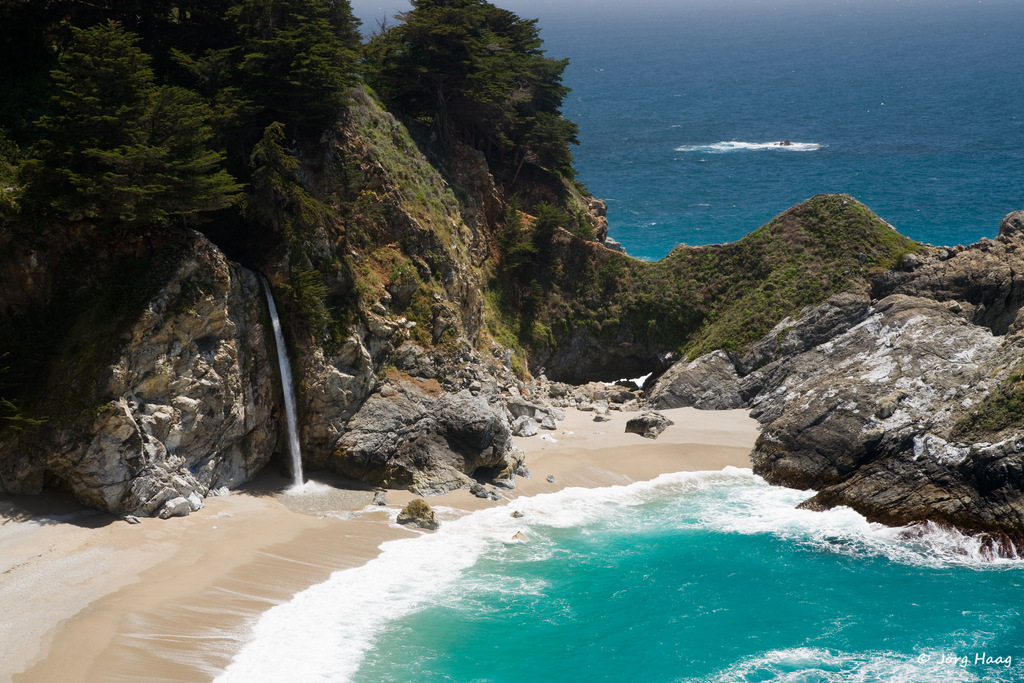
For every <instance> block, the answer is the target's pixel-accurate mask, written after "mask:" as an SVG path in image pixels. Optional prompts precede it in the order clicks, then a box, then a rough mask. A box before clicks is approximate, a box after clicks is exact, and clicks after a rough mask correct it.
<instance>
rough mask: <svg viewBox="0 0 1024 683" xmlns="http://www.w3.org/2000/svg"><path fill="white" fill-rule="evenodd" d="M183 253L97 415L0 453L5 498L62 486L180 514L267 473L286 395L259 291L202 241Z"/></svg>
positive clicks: (98, 502) (97, 399) (117, 366)
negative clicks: (280, 400)
mask: <svg viewBox="0 0 1024 683" xmlns="http://www.w3.org/2000/svg"><path fill="white" fill-rule="evenodd" d="M183 253H184V254H186V256H185V257H184V258H183V259H182V260H181V261H180V262H179V263H178V264H177V267H176V268H175V269H174V270H173V272H171V273H170V275H169V277H168V278H167V279H166V281H165V282H164V283H163V285H162V286H161V287H160V289H159V293H158V294H157V295H156V296H155V298H153V299H152V300H151V301H150V302H149V303H148V305H147V306H146V307H145V309H144V311H143V312H142V314H141V315H139V316H138V318H137V320H136V321H135V323H134V324H133V325H132V326H131V328H130V329H129V330H127V331H126V332H125V334H124V338H123V340H121V343H119V344H117V345H116V346H117V352H116V356H115V357H114V358H113V359H112V360H111V361H110V363H109V364H108V365H107V366H106V369H105V370H104V371H103V372H102V373H101V377H100V380H99V382H98V384H97V385H96V387H95V396H94V398H93V399H92V401H93V405H94V406H95V408H94V410H93V411H92V412H90V413H88V414H82V413H79V414H73V415H69V416H65V417H60V418H54V419H51V420H48V421H47V422H45V423H44V424H43V425H42V426H41V427H40V428H39V429H36V430H32V431H31V432H28V433H21V434H16V435H14V437H13V438H9V439H8V440H5V441H4V442H3V443H2V444H0V482H2V485H3V488H4V489H5V490H7V491H9V492H12V493H35V492H38V491H39V490H40V489H41V488H42V487H43V485H44V483H45V482H47V481H51V480H53V481H57V482H60V483H62V484H63V486H65V487H66V488H68V489H69V490H70V491H72V492H73V493H74V494H75V496H76V497H77V498H78V499H79V500H80V501H82V502H83V503H85V504H87V505H90V506H92V507H96V508H99V509H101V510H106V511H109V512H114V513H134V514H144V515H156V514H160V515H161V516H164V517H167V516H178V515H181V514H187V512H188V511H190V510H193V511H194V510H195V509H198V507H200V506H201V505H202V502H201V501H202V498H203V497H204V496H205V495H206V494H207V492H208V491H209V490H210V489H213V488H218V487H221V486H227V487H229V488H230V487H234V486H237V485H239V484H241V483H242V482H244V481H246V480H248V479H249V478H251V477H252V475H253V474H254V473H255V472H257V471H258V470H259V469H260V468H261V467H263V466H264V465H265V464H266V463H267V461H268V460H269V458H270V456H271V453H272V452H273V449H274V445H275V441H276V439H277V434H278V408H277V398H276V397H277V396H279V393H277V392H275V389H274V386H275V381H274V374H273V368H274V365H273V364H272V362H271V360H270V358H269V357H268V354H267V348H268V344H267V342H266V338H265V331H264V328H263V325H262V323H261V315H262V314H263V310H264V308H263V306H262V295H261V290H260V285H259V283H258V281H257V279H256V277H255V275H253V273H251V272H249V271H247V270H245V269H244V268H242V267H240V266H238V265H235V264H231V263H229V262H228V261H227V259H226V258H225V257H224V255H223V254H222V253H221V252H220V251H219V250H217V249H216V248H215V247H214V246H213V245H212V244H210V242H208V241H207V240H206V239H205V238H203V237H202V236H200V235H198V234H196V233H191V234H190V235H188V236H187V237H186V244H185V245H184V247H183ZM86 402H88V401H86Z"/></svg>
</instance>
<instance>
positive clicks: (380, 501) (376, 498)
mask: <svg viewBox="0 0 1024 683" xmlns="http://www.w3.org/2000/svg"><path fill="white" fill-rule="evenodd" d="M373 504H374V505H387V504H388V494H387V491H385V490H383V489H378V490H376V491H374V492H373Z"/></svg>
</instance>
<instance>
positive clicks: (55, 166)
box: [25, 23, 238, 225]
mask: <svg viewBox="0 0 1024 683" xmlns="http://www.w3.org/2000/svg"><path fill="white" fill-rule="evenodd" d="M72 32H73V35H74V42H73V43H72V44H71V47H70V49H69V50H68V52H67V53H65V55H64V56H63V58H62V60H61V68H59V69H58V70H56V71H54V72H53V79H54V81H55V82H56V83H57V85H58V88H59V90H58V93H57V95H56V96H55V97H54V98H53V111H54V113H53V114H52V115H49V116H43V117H42V118H40V119H39V121H37V122H36V127H37V130H38V131H39V137H37V139H36V140H35V142H34V144H33V145H32V147H31V148H30V149H29V155H30V157H31V158H30V159H29V161H28V162H27V163H26V166H25V177H26V180H27V182H26V186H27V187H26V201H28V202H29V204H30V207H31V208H33V209H40V210H43V211H47V210H51V209H52V210H55V211H56V212H57V214H58V215H59V216H61V217H70V218H72V219H81V218H90V219H95V220H98V221H100V222H104V223H111V222H118V223H121V224H124V225H152V224H158V223H162V222H166V221H167V220H168V219H171V218H174V217H181V218H182V219H185V218H188V217H191V216H194V215H195V214H197V213H199V212H201V211H213V210H216V209H220V208H223V207H225V206H227V205H228V204H229V203H230V202H231V201H232V199H233V196H234V194H235V193H236V192H237V191H238V185H237V184H236V183H234V181H233V180H232V178H231V176H229V175H228V174H227V172H226V171H225V170H224V169H223V168H221V167H220V166H221V163H222V161H223V158H224V155H223V154H221V153H219V152H215V151H213V150H210V149H209V148H208V144H209V142H210V139H211V137H212V129H211V128H210V126H209V125H208V124H207V123H206V120H207V119H208V118H209V116H210V112H209V109H208V107H207V106H206V105H205V104H204V103H203V102H201V101H200V100H199V98H198V96H197V95H196V94H195V93H192V92H190V91H188V90H185V89H183V88H179V87H175V86H160V87H157V86H156V85H154V74H153V70H152V69H151V68H150V65H149V62H150V59H149V57H148V56H147V55H146V54H144V53H143V52H142V50H140V49H139V48H138V47H137V45H136V43H137V42H138V39H137V38H136V37H135V36H133V35H132V34H130V33H128V32H127V31H125V30H124V29H122V28H121V27H120V26H119V25H118V24H116V23H111V24H106V25H103V24H101V25H99V26H96V27H93V28H89V29H72Z"/></svg>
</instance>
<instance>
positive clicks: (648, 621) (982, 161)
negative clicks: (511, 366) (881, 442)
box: [218, 0, 1024, 683]
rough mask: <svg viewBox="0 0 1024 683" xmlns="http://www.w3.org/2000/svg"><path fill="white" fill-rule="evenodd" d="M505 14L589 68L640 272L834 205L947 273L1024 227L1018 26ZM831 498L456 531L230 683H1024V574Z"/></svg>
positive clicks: (731, 478)
mask: <svg viewBox="0 0 1024 683" xmlns="http://www.w3.org/2000/svg"><path fill="white" fill-rule="evenodd" d="M369 4H370V0H364V5H369ZM498 4H501V5H502V6H505V7H508V8H509V9H512V10H513V11H516V12H518V13H520V14H521V15H523V16H528V17H529V16H535V17H539V18H540V26H541V27H542V35H543V37H544V39H545V47H546V49H547V50H548V53H549V54H550V55H552V56H554V57H565V56H567V57H570V58H571V59H572V64H571V66H570V68H569V70H568V71H567V73H566V82H567V84H568V85H569V86H570V87H572V88H573V92H572V94H571V95H570V98H569V100H568V101H567V103H566V106H565V113H566V115H567V116H568V117H569V118H571V119H573V120H575V121H576V122H578V123H579V125H580V141H581V145H580V146H579V147H578V148H577V149H576V151H575V154H576V159H577V167H578V170H579V179H580V180H581V181H582V182H583V183H584V184H585V185H586V186H587V187H588V188H589V189H590V190H591V191H592V192H593V193H594V194H595V195H597V196H599V197H603V198H605V199H607V200H608V205H609V220H610V224H611V235H612V236H613V237H614V238H615V239H617V240H619V241H620V242H622V243H623V244H624V245H625V246H626V248H627V250H628V251H629V252H630V253H631V254H633V255H634V256H637V257H641V258H647V259H657V258H660V257H662V256H664V255H665V254H666V253H668V252H669V251H670V250H671V249H672V248H673V247H674V246H675V245H676V244H678V243H688V244H707V243H716V242H723V241H729V240H735V239H738V238H740V237H742V236H743V235H745V234H747V233H748V232H750V231H751V230H753V229H755V228H757V227H758V226H760V225H762V224H763V223H765V222H767V221H768V220H770V219H771V217H772V216H774V215H776V214H778V213H780V212H781V211H784V210H785V209H786V208H788V207H790V206H792V205H794V204H796V203H797V202H800V201H802V200H804V199H806V198H808V197H810V196H812V195H814V194H817V193H820V192H847V193H850V194H852V195H854V196H855V197H857V198H858V199H860V200H861V201H863V202H865V203H866V204H867V205H868V206H869V207H871V208H872V209H873V210H875V211H876V212H877V213H878V214H879V215H881V216H882V217H883V218H885V219H886V220H888V221H889V222H890V223H892V224H893V225H894V226H895V227H897V228H898V229H899V230H900V231H902V232H903V233H905V234H907V235H909V236H911V237H913V238H915V239H918V240H922V241H925V242H930V243H933V244H939V245H954V244H958V243H962V244H967V243H970V242H973V241H976V240H977V239H979V238H981V237H984V236H994V235H995V233H996V229H997V226H998V222H999V220H1000V219H1001V218H1002V216H1003V215H1005V214H1006V213H1007V212H1009V211H1012V210H1016V209H1022V208H1024V108H1022V107H1021V105H1020V93H1021V92H1022V86H1024V49H1021V46H1022V45H1024V3H1022V2H1019V0H1012V1H1011V0H982V1H981V2H978V1H977V0H969V1H968V0H948V1H938V0H932V1H926V0H916V1H915V0H901V1H897V0H862V1H857V2H854V1H852V0H850V1H844V0H834V1H828V2H826V1H824V0H823V1H821V2H800V1H799V0H788V1H787V0H777V1H776V2H767V1H761V0H747V1H746V2H729V1H728V0H722V1H721V2H718V3H714V2H710V1H708V2H697V1H694V2H668V1H667V0H666V1H665V2H661V3H660V4H659V3H656V2H653V0H637V1H636V2H630V3H626V2H619V3H616V2H600V1H597V0H592V1H589V2H587V1H584V0H577V1H576V2H565V3H561V4H555V3H550V2H548V3H539V2H529V0H522V1H521V2H517V0H509V1H508V2H505V3H501V2H499V3H498ZM372 5H373V6H372V7H370V8H369V9H366V11H365V12H364V14H363V17H364V19H365V20H366V22H367V23H368V24H370V25H371V26H372V25H373V19H374V18H375V17H380V16H386V15H390V14H392V13H393V11H395V10H397V9H401V8H402V5H401V3H392V4H390V5H388V4H387V3H383V2H381V3H378V2H373V3H372ZM356 9H357V10H359V9H360V5H359V3H356ZM786 140H788V141H790V142H791V143H793V144H791V145H787V146H779V145H778V144H777V143H779V142H783V141H786ZM810 495H811V493H810V492H801V491H793V490H789V489H783V488H778V487H771V486H768V485H767V484H765V483H764V482H763V481H762V480H760V479H759V478H757V477H755V476H754V475H752V474H751V473H750V471H748V470H733V469H730V470H726V471H723V472H707V473H680V474H674V475H665V476H663V477H660V478H658V479H657V480H655V481H653V482H646V483H637V484H634V485H631V486H628V487H611V488H604V489H594V490H584V489H568V490H565V491H562V492H559V493H556V494H550V495H543V496H537V497H535V498H529V499H519V500H517V501H515V502H514V503H512V504H510V505H509V506H507V507H498V508H493V509H489V510H484V511H480V512H476V513H473V514H470V515H461V516H460V514H459V513H456V512H455V511H451V510H449V511H442V512H443V514H444V516H445V523H444V524H443V526H442V528H441V529H440V530H439V531H438V532H436V533H432V534H427V533H425V534H423V535H421V536H418V537H416V538H414V539H408V540H401V541H393V542H389V543H387V544H385V545H384V547H383V552H382V554H381V555H380V557H378V558H377V559H375V560H373V561H372V562H370V563H369V564H367V565H365V566H363V567H358V568H355V569H349V570H346V571H342V572H338V573H336V574H335V575H334V576H333V577H332V578H331V579H330V580H329V581H327V582H325V583H323V584H320V585H318V586H314V587H312V588H310V589H308V590H306V591H304V592H302V593H300V594H298V595H297V596H295V598H294V599H293V600H291V601H289V602H287V603H284V604H282V605H280V606H278V607H276V608H274V609H272V610H270V611H269V612H267V613H265V614H264V615H263V616H262V617H261V618H260V620H259V621H258V623H256V624H255V625H254V627H253V631H252V634H251V637H250V639H249V641H248V643H247V644H246V645H245V647H244V648H243V649H242V650H241V651H240V652H239V653H238V655H237V656H236V658H235V660H234V661H233V662H232V664H231V665H230V667H229V668H228V669H227V670H226V671H225V672H224V673H223V675H222V676H221V677H220V678H219V679H218V681H222V682H224V683H229V682H236V681H237V682H245V683H257V682H260V681H267V682H271V681H273V682H278V681H293V682H296V683H298V682H302V681H311V682H312V681H317V682H321V681H332V682H337V681H354V682H358V683H371V682H373V683H376V682H378V681H403V682H404V681H417V682H431V681H457V682H464V681H493V682H503V683H504V682H509V683H512V682H519V681H522V682H524V683H525V682H530V683H532V682H534V681H552V682H555V683H560V682H563V681H688V682H691V681H692V682H696V683H711V682H716V683H717V682H722V683H725V682H728V683H734V682H735V683H738V682H744V683H747V682H749V683H753V682H768V681H773V682H787V683H826V682H828V683H831V682H839V681H843V682H847V681H854V682H859V683H876V682H877V683H889V682H896V683H932V682H937V681H942V682H947V681H957V682H960V681H979V682H980V681H984V682H993V683H1011V682H1015V681H1024V614H1022V611H1024V608H1022V606H1021V605H1022V601H1021V596H1022V590H1024V563H1021V562H1015V561H1007V560H1000V559H993V558H990V557H987V556H986V554H985V552H984V550H983V548H982V546H981V544H980V543H979V541H978V540H977V539H975V538H971V537H967V536H963V535H960V534H957V533H954V532H949V531H944V530H941V529H938V528H934V527H919V528H908V529H891V528H887V527H881V526H878V525H874V524H869V523H868V522H866V521H865V520H864V519H863V518H862V517H861V516H859V515H858V514H856V513H854V512H853V511H851V510H848V509H837V510H833V511H829V512H825V513H814V512H807V511H801V510H797V509H795V508H796V505H798V504H799V503H800V502H801V501H803V500H804V499H806V498H807V497H809V496H810ZM512 510H519V511H521V512H522V513H523V516H522V517H521V518H513V517H512V516H511V514H510V513H511V511H512Z"/></svg>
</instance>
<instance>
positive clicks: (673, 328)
mask: <svg viewBox="0 0 1024 683" xmlns="http://www.w3.org/2000/svg"><path fill="white" fill-rule="evenodd" d="M535 225H536V224H535ZM539 227H540V228H541V229H540V230H539V231H538V229H537V227H535V229H534V230H535V239H540V240H543V239H544V236H545V235H546V234H547V231H548V223H547V222H545V223H542V224H541V225H540V226H539ZM552 235H553V238H552V241H551V247H550V248H549V249H547V250H545V251H546V252H547V254H548V259H549V261H548V263H547V264H546V265H545V264H538V263H533V262H531V263H527V264H526V265H521V266H520V267H519V269H518V271H517V279H518V281H519V282H531V283H536V284H534V285H533V286H531V287H530V288H527V289H525V290H523V291H525V292H527V295H526V296H520V297H516V296H511V297H510V302H511V303H512V304H513V308H514V310H516V311H517V313H518V315H519V316H520V319H521V320H522V321H526V322H527V323H528V324H527V325H526V326H525V327H524V328H523V329H524V332H527V333H528V334H527V335H526V338H527V339H529V340H531V342H532V345H533V346H536V347H543V348H548V349H551V348H553V347H554V346H557V345H558V344H560V343H562V342H563V341H565V340H567V339H569V338H570V335H572V334H573V332H574V330H576V329H578V328H580V327H582V328H585V329H587V330H589V331H590V333H591V334H592V335H594V336H595V337H597V338H598V339H608V340H614V339H621V338H622V337H623V335H626V336H627V338H629V339H631V340H633V341H634V342H635V343H638V344H641V345H645V346H646V347H649V348H651V349H652V350H655V349H658V348H660V349H662V350H668V349H673V348H676V349H679V350H680V351H681V352H682V353H683V354H684V355H687V356H689V357H695V356H698V355H701V354H704V353H707V352H709V351H712V350H714V349H719V348H721V349H725V350H727V351H739V350H741V349H742V348H744V347H745V346H746V345H747V344H749V343H751V342H753V341H755V340H757V339H760V338H761V337H762V336H764V335H765V334H767V333H768V331H769V330H771V328H772V327H774V326H775V324H777V323H778V322H779V321H780V320H782V319H783V318H784V317H786V316H788V315H793V314H795V313H797V312H799V310H800V309H801V308H802V307H804V306H806V305H809V304H814V303H817V302H820V301H822V300H824V299H825V298H827V297H829V296H830V295H832V294H835V293H838V292H841V291H846V290H856V289H861V290H864V289H866V288H867V286H868V281H869V279H870V277H871V276H872V275H873V274H875V273H878V272H881V271H883V270H887V269H889V268H892V267H893V266H894V265H896V264H897V263H898V262H899V260H900V259H901V258H902V256H903V255H904V254H906V253H908V252H913V251H918V250H919V249H920V248H921V246H920V245H918V244H917V243H915V242H913V241H912V240H909V239H907V238H905V237H903V236H901V235H899V234H898V233H897V232H896V231H894V230H893V229H892V228H891V227H889V226H888V225H887V224H886V223H885V222H884V221H882V220H881V219H880V218H878V217H877V216H875V215H874V214H872V213H871V212H870V211H869V210H868V209H867V208H866V207H865V206H864V205H862V204H860V203H859V202H857V201H855V200H853V199H852V198H850V197H848V196H845V195H823V196H819V197H815V198H813V199H811V200H809V201H807V202H805V203H803V204H801V205H799V206H797V207H794V208H793V209H790V210H789V211H787V212H785V213H783V214H781V215H780V216H778V217H777V218H775V219H774V220H773V221H771V222H770V223H768V224H767V225H765V226H763V227H761V228H759V229H758V230H756V231H754V232H753V233H751V234H750V235H747V236H746V237H744V238H743V239H741V240H739V241H738V242H734V243H731V244H723V245H713V246H708V247H686V246H680V247H677V248H676V249H675V250H674V251H673V252H672V253H671V254H669V255H668V256H667V257H665V258H664V259H662V260H661V261H659V262H657V263H647V262H643V261H637V260H634V259H631V258H629V257H628V256H625V255H623V254H618V253H614V252H610V251H608V250H605V249H602V248H601V247H598V246H597V245H594V244H588V243H581V242H578V241H576V242H573V241H572V240H571V239H569V236H568V235H567V234H566V233H564V232H561V231H557V230H556V231H554V232H553V233H552ZM538 292H539V293H542V296H541V297H539V298H538V297H536V296H530V294H529V293H534V294H535V293H538ZM538 323H539V325H540V326H539V327H538V325H537V324H538ZM538 330H540V331H550V338H551V341H544V339H543V336H542V335H538V334H536V332H537V331H538Z"/></svg>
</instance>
